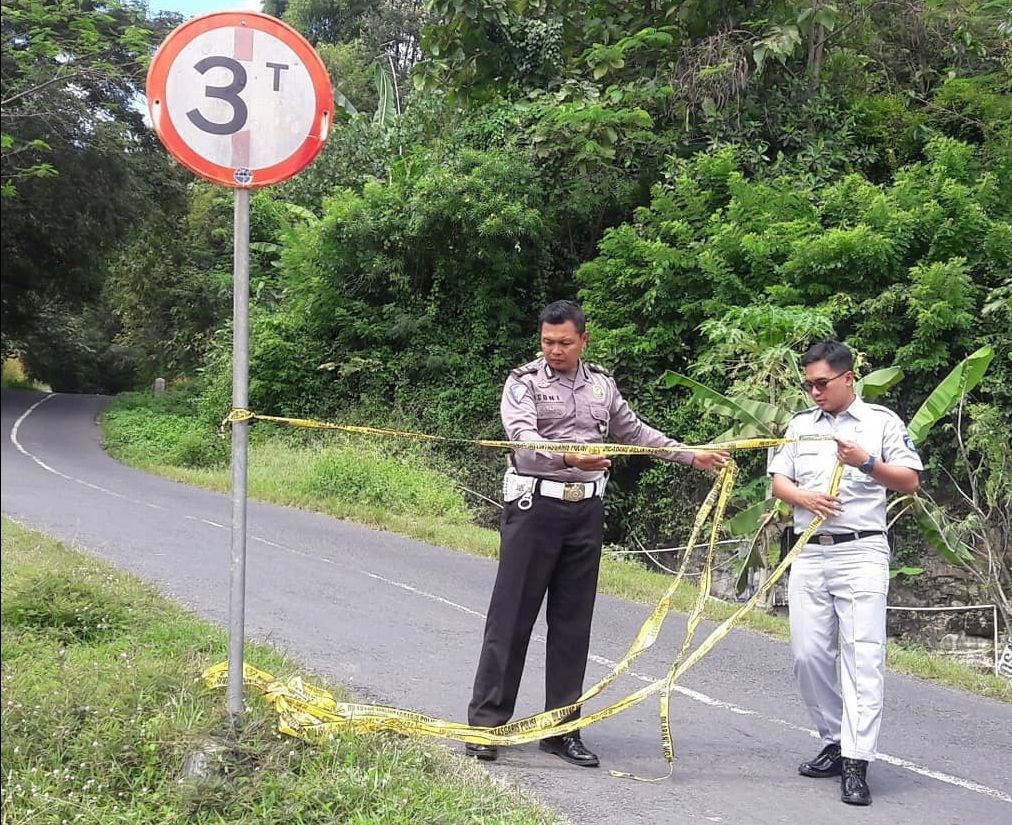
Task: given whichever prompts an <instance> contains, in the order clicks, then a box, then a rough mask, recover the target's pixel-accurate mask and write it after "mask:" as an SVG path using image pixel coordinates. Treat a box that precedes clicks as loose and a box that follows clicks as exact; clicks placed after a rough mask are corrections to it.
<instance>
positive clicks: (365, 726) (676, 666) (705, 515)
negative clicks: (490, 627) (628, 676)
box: [203, 410, 843, 782]
mask: <svg viewBox="0 0 1012 825" xmlns="http://www.w3.org/2000/svg"><path fill="white" fill-rule="evenodd" d="M253 419H259V420H262V421H272V422H276V423H285V424H291V425H294V426H299V427H312V428H315V429H329V430H341V431H345V432H352V433H360V434H368V435H382V436H393V437H400V438H417V439H423V440H427V441H441V442H453V443H466V444H475V445H479V446H483V447H497V448H506V449H528V450H530V449H535V450H542V451H544V452H582V453H591V454H595V455H669V454H670V453H671V450H670V449H665V448H655V447H635V445H632V446H630V445H625V444H571V443H568V442H555V441H537V442H532V441H524V442H513V441H490V440H482V439H462V438H446V437H442V436H431V435H426V434H423V433H411V432H405V431H400V430H390V429H385V428H379V427H358V426H352V425H342V424H330V423H327V422H321V421H313V420H312V419H299V418H283V417H281V416H267V415H258V414H255V413H252V412H250V411H248V410H233V411H232V412H231V413H230V414H229V416H228V418H226V419H225V422H224V423H230V422H235V421H249V420H253ZM827 438H831V437H827V436H818V437H816V439H815V440H825V439H827ZM796 440H800V439H783V438H751V439H742V440H738V441H730V442H722V443H716V444H705V445H701V446H692V447H685V448H684V449H685V450H692V451H711V452H715V451H729V452H731V451H734V450H745V449H765V448H767V447H776V446H781V445H784V444H788V443H792V442H794V441H796ZM737 474H738V467H737V464H736V463H735V462H734V461H733V460H731V461H729V462H728V463H727V465H726V466H725V467H724V469H723V470H722V471H721V472H720V474H719V476H718V477H717V480H716V481H715V482H714V484H713V487H712V488H711V489H710V492H709V493H708V494H707V496H706V498H705V499H704V500H703V503H702V505H700V507H699V510H698V511H697V513H696V517H695V519H694V521H693V525H692V531H691V533H690V535H689V539H688V541H687V542H686V547H687V549H686V552H685V555H684V556H683V557H682V562H681V564H680V566H679V568H678V571H677V573H676V575H675V577H674V578H673V579H672V581H671V583H670V584H669V586H668V588H667V590H666V591H665V593H664V595H663V596H661V598H660V599H659V600H658V602H657V604H656V605H655V607H654V609H653V611H651V613H650V615H649V616H648V617H647V619H646V620H645V621H644V622H643V624H642V626H641V627H640V629H639V631H638V632H637V633H636V636H635V638H634V639H633V641H632V644H630V646H629V648H628V650H627V651H626V652H625V654H624V655H623V657H622V659H621V660H620V661H619V662H618V663H617V664H616V665H615V667H614V668H613V669H612V670H611V672H610V673H608V674H607V675H605V676H604V678H602V679H600V680H599V681H598V682H597V683H595V684H594V685H592V686H591V687H590V688H588V689H587V690H586V691H584V693H583V695H582V696H580V698H579V699H577V700H576V701H575V702H574V703H573V704H571V705H567V706H565V707H561V708H555V709H553V710H549V711H545V712H543V713H538V714H535V715H533V716H528V717H526V718H523V719H518V720H516V721H513V722H508V723H506V724H504V725H500V726H498V727H494V728H481V727H473V726H471V725H467V724H463V723H460V722H450V721H447V720H444V719H439V718H436V717H433V716H428V715H426V714H422V713H417V712H415V711H409V710H403V709H401V708H395V707H389V706H386V705H374V704H364V703H359V702H338V701H336V700H335V699H334V697H333V695H332V694H331V693H329V692H328V691H326V690H322V689H321V688H318V687H315V686H313V685H310V684H306V683H304V682H303V681H302V679H301V678H300V677H298V676H295V677H292V678H291V679H289V680H288V681H287V682H282V681H280V680H278V679H276V678H275V677H274V676H272V675H271V674H269V673H265V672H264V671H262V670H258V669H257V668H254V667H252V666H251V665H249V664H246V663H243V681H244V682H245V683H246V684H248V685H250V686H252V687H256V688H257V689H259V690H260V691H261V692H262V693H263V694H264V697H265V698H266V699H267V700H268V701H269V702H270V703H271V704H272V705H273V706H274V708H275V710H276V711H277V713H278V729H279V730H280V731H281V732H282V733H286V734H289V735H291V736H297V737H309V736H314V735H316V736H319V735H331V734H334V733H336V732H338V731H342V730H348V729H351V730H356V731H360V732H362V731H376V730H386V731H394V732H397V733H401V734H405V735H411V736H437V737H442V738H446V739H455V740H458V741H462V742H472V743H475V744H482V745H492V746H505V745H519V744H523V743H525V742H532V741H534V740H538V739H544V738H545V737H548V736H562V735H565V734H567V733H572V732H573V731H576V730H579V729H581V728H585V727H587V726H589V725H592V724H594V723H595V722H599V721H601V720H602V719H607V718H609V717H611V716H614V715H616V714H618V713H621V712H622V711H624V710H626V709H627V708H630V707H632V706H633V705H638V704H639V703H640V702H642V701H643V700H644V699H646V698H647V697H649V696H652V695H654V694H660V708H659V711H660V724H661V747H662V751H663V754H664V758H665V760H666V761H667V763H668V772H667V774H666V775H664V776H661V777H657V778H654V779H644V778H643V777H639V776H636V775H634V774H630V773H625V772H621V771H610V772H609V773H610V774H611V775H612V776H617V777H624V778H630V779H636V780H640V781H648V782H653V781H659V780H663V779H666V778H667V777H669V776H671V772H672V769H673V763H674V746H673V741H672V736H671V725H670V714H669V698H670V695H671V692H672V690H673V689H674V685H675V683H676V682H677V680H678V679H679V678H680V677H681V676H682V675H683V674H684V673H685V672H686V671H688V670H689V668H691V667H693V666H694V665H695V664H696V663H697V662H699V660H700V659H702V658H703V656H705V655H706V654H707V653H708V652H709V651H710V650H711V649H712V648H713V647H714V646H715V645H716V644H717V643H718V642H720V640H721V639H723V638H724V637H725V636H727V634H728V633H730V632H731V630H732V629H733V628H734V627H735V626H736V625H737V624H738V623H739V622H740V621H741V620H742V618H743V617H744V616H745V615H746V614H748V613H749V612H751V611H752V610H753V609H754V608H755V606H756V605H757V604H758V603H759V602H760V601H761V600H762V599H763V598H765V596H766V594H767V593H768V592H769V591H770V589H771V588H772V587H773V585H775V584H776V583H777V582H778V581H779V580H780V578H781V577H782V576H783V574H784V572H785V571H786V570H787V568H788V567H789V566H790V564H791V562H792V561H793V560H794V559H795V557H796V556H797V555H798V554H799V553H800V552H801V550H802V549H803V548H804V546H805V545H806V544H807V543H808V540H809V539H810V538H811V536H812V535H813V534H814V533H815V531H816V530H818V529H819V527H820V526H821V525H822V522H823V519H822V518H821V517H816V518H815V519H813V521H812V522H811V524H810V525H809V526H808V528H807V529H806V530H805V531H804V532H803V533H801V534H800V535H799V536H798V537H797V540H796V541H795V542H794V545H793V547H791V549H790V550H789V551H788V552H787V553H786V554H785V555H784V557H783V558H782V559H781V560H780V562H779V564H777V566H776V567H775V568H774V570H773V571H772V572H771V573H770V575H769V577H768V578H767V579H766V580H765V581H764V582H763V583H762V584H761V585H760V586H759V588H758V589H757V590H756V591H755V592H754V593H753V594H752V596H751V597H750V598H749V599H748V600H747V601H746V602H744V603H742V604H741V605H739V607H738V609H737V610H735V612H734V613H733V614H732V615H731V616H729V617H728V618H726V619H725V620H724V621H723V622H721V623H720V624H719V625H718V626H717V627H716V628H714V630H713V631H711V633H710V635H709V636H707V637H706V639H704V640H703V641H702V642H701V643H700V645H699V646H698V647H696V648H695V650H693V651H692V652H691V653H689V648H690V647H691V645H692V641H693V639H694V637H695V634H696V631H697V630H698V628H699V625H700V622H701V620H702V616H703V610H704V607H705V605H706V600H707V597H708V594H709V591H710V583H711V580H712V575H713V562H714V556H715V550H716V547H717V540H718V537H719V533H720V527H721V525H722V524H723V521H724V514H725V512H726V509H727V505H728V502H729V501H730V498H731V493H732V491H733V489H734V483H735V480H736V478H737ZM842 476H843V464H841V463H840V462H837V465H836V468H835V470H834V472H833V476H832V480H831V482H830V485H829V490H828V493H829V494H830V495H836V493H837V492H838V491H839V488H840V480H841V478H842ZM711 514H712V516H713V521H712V524H711V528H710V538H709V542H708V544H707V550H706V555H705V558H704V562H703V566H702V572H701V574H700V581H699V585H698V588H697V590H696V598H695V602H694V603H693V606H692V609H691V611H690V613H689V616H688V619H687V624H686V632H685V639H684V640H683V642H682V645H681V648H680V649H679V651H678V653H677V655H676V656H675V658H674V661H673V662H672V663H671V666H670V668H669V669H668V672H667V674H666V675H665V676H664V677H662V678H660V679H656V680H655V681H653V682H651V683H650V684H648V685H646V686H645V687H643V688H640V689H639V690H637V691H635V692H633V693H631V694H629V695H627V696H625V697H624V698H622V699H619V700H618V701H616V702H614V703H612V704H611V705H608V706H607V707H605V708H602V709H601V710H598V711H595V712H593V713H590V714H588V715H586V716H578V717H574V714H575V713H577V712H580V711H581V709H582V707H583V705H584V704H586V703H587V702H589V701H590V700H591V699H593V698H594V697H596V696H597V695H598V694H600V693H601V692H602V691H604V690H605V688H607V687H608V686H609V685H610V684H611V683H612V682H614V681H615V680H616V679H617V678H618V677H619V676H620V675H621V674H622V673H624V672H625V671H626V670H628V669H629V667H630V666H631V665H632V663H633V662H634V661H635V660H636V659H637V658H638V657H639V656H640V655H641V654H642V653H644V652H645V651H647V650H649V649H650V648H651V647H652V646H653V645H654V643H655V642H656V641H657V638H658V636H659V634H660V631H661V627H662V625H663V623H664V620H665V618H666V617H667V615H668V612H669V610H670V605H671V599H672V598H673V596H674V594H675V592H676V591H677V589H678V587H679V585H680V583H681V581H682V579H683V578H684V574H685V571H686V568H687V565H688V562H689V559H690V558H691V555H692V550H693V548H694V547H695V546H696V544H697V541H698V539H699V535H700V533H701V532H702V530H703V526H704V525H705V524H706V522H707V520H708V519H709V518H710V516H711ZM760 529H761V528H760ZM757 540H758V533H757V534H756V536H755V537H753V539H752V544H753V545H754V544H755V542H756V541H757ZM203 677H204V681H205V683H206V684H207V686H208V687H211V688H213V687H222V686H224V685H225V684H226V683H227V681H228V662H221V663H219V664H216V665H214V666H212V667H210V668H208V669H207V670H206V671H205V672H204V674H203Z"/></svg>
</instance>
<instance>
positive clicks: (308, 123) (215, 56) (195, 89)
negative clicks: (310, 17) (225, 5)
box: [147, 12, 334, 187]
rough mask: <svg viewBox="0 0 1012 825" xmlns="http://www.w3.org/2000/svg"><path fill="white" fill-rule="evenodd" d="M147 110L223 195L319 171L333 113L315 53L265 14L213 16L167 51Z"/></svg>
mask: <svg viewBox="0 0 1012 825" xmlns="http://www.w3.org/2000/svg"><path fill="white" fill-rule="evenodd" d="M147 95H148V108H149V110H150V112H151V121H152V123H153V124H154V127H155V131H156V132H157V133H158V136H159V138H161V140H162V143H164V144H165V147H166V148H167V149H168V150H169V152H171V153H172V155H173V156H174V157H175V158H176V159H177V160H179V162H180V163H182V164H183V165H184V166H186V167H187V168H188V169H190V170H191V171H193V172H195V173H196V174H198V175H201V176H202V177H205V178H207V179H208V180H212V181H214V182H215V183H221V184H224V185H226V186H244V187H256V186H268V185H270V184H273V183H280V182H281V181H283V180H287V179H288V178H290V177H292V176H293V175H296V174H298V173H299V172H300V171H302V169H304V168H305V167H306V166H308V165H309V164H310V163H312V161H313V159H314V158H315V157H316V156H317V155H318V154H319V152H320V150H321V149H322V148H323V144H324V142H325V141H326V139H327V132H328V129H329V126H330V121H331V118H332V116H333V111H334V97H333V92H332V91H331V86H330V78H329V77H328V76H327V70H326V68H324V65H323V61H321V60H320V57H319V55H318V54H317V53H316V52H315V51H314V50H313V47H312V46H310V45H309V43H308V42H306V40H305V39H304V38H303V37H302V35H300V34H299V33H298V32H297V31H295V30H294V29H293V28H291V27H290V26H287V25H285V24H284V23H282V22H281V21H280V20H275V19H274V18H273V17H269V16H267V15H265V14H256V13H252V12H249V13H245V12H243V13H240V12H215V13H213V14H207V15H204V16H203V17H197V18H194V19H193V20H190V21H188V22H186V23H184V24H183V25H181V26H180V27H179V28H177V29H176V30H175V31H173V32H172V34H170V35H169V36H168V37H167V38H166V39H165V42H164V43H162V45H161V47H160V48H159V49H158V53H157V54H156V55H155V59H154V60H153V61H152V63H151V69H150V70H149V71H148V83H147Z"/></svg>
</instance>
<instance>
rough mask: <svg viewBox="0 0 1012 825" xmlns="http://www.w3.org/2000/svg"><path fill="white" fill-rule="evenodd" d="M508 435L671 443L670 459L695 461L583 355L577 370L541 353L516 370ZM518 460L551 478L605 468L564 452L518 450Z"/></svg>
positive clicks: (507, 395) (504, 406) (522, 468)
mask: <svg viewBox="0 0 1012 825" xmlns="http://www.w3.org/2000/svg"><path fill="white" fill-rule="evenodd" d="M500 413H501V415H502V423H503V427H504V428H505V429H506V437H507V438H508V439H509V440H510V441H566V442H578V443H601V442H605V441H608V442H612V443H614V442H618V443H620V444H639V445H641V446H644V447H670V448H672V452H671V453H670V454H669V455H668V456H665V457H666V458H667V459H668V460H669V461H677V462H679V463H680V464H691V463H692V458H693V454H692V453H691V452H688V451H685V449H684V445H682V444H680V443H679V442H677V441H675V440H674V439H671V438H668V437H667V436H666V435H664V433H662V432H660V431H659V430H655V429H654V428H653V427H650V426H648V425H646V424H644V423H643V422H642V421H641V420H640V419H639V418H638V417H637V415H636V414H635V413H634V412H633V411H632V409H631V408H630V407H629V404H628V403H626V400H625V399H624V398H623V397H622V394H621V393H620V392H619V391H618V386H617V385H616V383H615V379H614V378H612V377H611V376H610V375H608V374H607V373H604V372H601V371H600V370H599V369H598V368H595V367H592V366H590V365H588V364H586V363H585V362H583V361H581V362H580V363H579V364H578V365H577V368H576V370H575V371H574V372H572V373H560V372H556V371H555V370H553V369H552V368H551V367H550V366H549V365H548V363H547V362H546V361H545V359H544V358H538V359H536V360H535V361H532V362H531V363H529V364H526V365H525V366H523V367H519V368H518V369H515V370H513V372H512V373H510V377H509V378H508V379H507V381H506V386H505V387H504V388H503V394H502V403H501V404H500ZM513 460H514V466H515V467H516V471H517V472H518V473H519V474H520V475H527V476H539V477H540V478H547V479H549V480H551V481H595V480H597V479H599V478H601V477H602V476H603V475H604V473H603V472H602V471H601V470H595V471H587V470H581V469H579V468H577V467H569V466H567V465H566V463H565V461H564V460H563V457H562V454H560V453H546V452H542V451H540V450H517V451H516V452H515V453H514V457H513Z"/></svg>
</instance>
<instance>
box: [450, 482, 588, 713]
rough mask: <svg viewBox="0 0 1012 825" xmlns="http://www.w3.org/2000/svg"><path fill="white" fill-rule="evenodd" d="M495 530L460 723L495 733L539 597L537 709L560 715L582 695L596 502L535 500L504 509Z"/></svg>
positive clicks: (513, 696)
mask: <svg viewBox="0 0 1012 825" xmlns="http://www.w3.org/2000/svg"><path fill="white" fill-rule="evenodd" d="M499 527H500V546H499V571H498V573H497V575H496V579H495V586H494V587H493V589H492V600H491V602H490V604H489V606H488V618H487V619H486V621H485V635H484V638H483V641H482V645H481V656H480V658H479V660H478V670H477V673H476V674H475V677H474V693H473V696H472V698H471V704H470V705H469V706H468V711H467V718H468V722H469V723H470V724H471V725H476V726H479V727H495V726H496V725H501V724H503V723H505V722H507V721H509V719H510V717H511V716H512V715H513V709H514V707H515V705H516V700H517V691H518V690H519V689H520V677H521V676H522V675H523V672H524V660H525V659H526V658H527V645H528V643H529V642H530V638H531V629H532V628H533V627H534V621H535V619H537V616H538V612H539V611H540V610H541V603H542V602H543V601H544V599H545V594H546V593H547V594H548V607H547V619H548V651H547V656H546V660H545V709H546V710H552V709H553V708H558V707H564V706H565V705H568V704H570V703H572V702H574V701H575V700H576V699H578V698H579V696H580V694H581V693H582V692H583V677H584V673H585V672H586V669H587V653H588V651H589V649H590V624H591V619H592V617H593V613H594V597H595V596H596V595H597V574H598V569H599V568H600V565H601V543H602V540H603V529H604V502H603V501H602V500H601V499H600V498H597V497H595V498H590V499H585V500H584V501H577V502H567V501H561V500H559V499H553V498H545V497H543V496H535V497H534V501H533V504H532V506H531V508H530V509H529V510H521V509H520V508H519V507H518V506H517V503H516V502H515V501H514V502H510V503H509V504H507V505H506V507H505V508H504V510H503V512H502V515H501V516H500V520H499ZM574 715H577V714H574Z"/></svg>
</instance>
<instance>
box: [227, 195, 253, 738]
mask: <svg viewBox="0 0 1012 825" xmlns="http://www.w3.org/2000/svg"><path fill="white" fill-rule="evenodd" d="M233 191H234V192H235V219H234V223H235V249H234V253H233V254H234V257H233V278H232V327H233V329H232V409H235V410H245V409H246V408H247V407H248V405H249V189H245V188H242V187H238V188H236V189H234V190H233ZM248 448H249V422H248V421H234V422H233V423H232V555H231V563H230V565H229V583H230V587H229V605H228V614H229V620H228V715H229V718H230V719H231V721H232V722H233V723H235V722H239V721H241V720H242V714H243V703H242V689H243V684H242V664H243V636H244V633H245V619H246V466H247V453H248Z"/></svg>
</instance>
